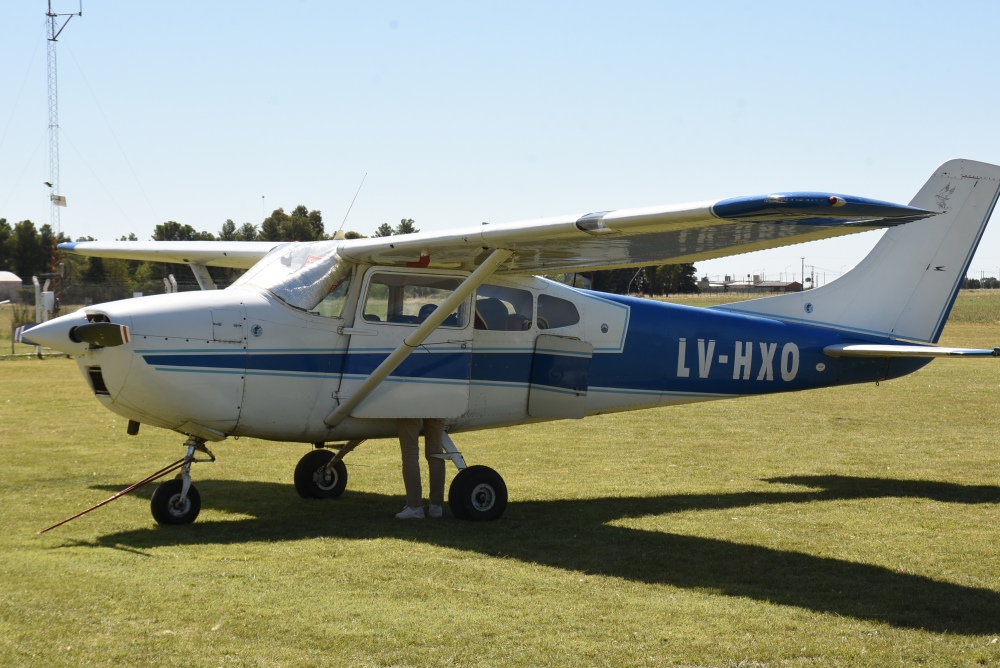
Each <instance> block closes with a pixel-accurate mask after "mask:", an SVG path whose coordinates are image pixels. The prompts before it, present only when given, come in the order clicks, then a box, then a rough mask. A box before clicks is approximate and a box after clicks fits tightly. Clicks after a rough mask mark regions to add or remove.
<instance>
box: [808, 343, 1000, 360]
mask: <svg viewBox="0 0 1000 668" xmlns="http://www.w3.org/2000/svg"><path fill="white" fill-rule="evenodd" d="M823 352H824V353H825V354H827V355H829V356H830V357H924V358H927V357H1000V348H993V349H990V348H941V347H938V346H899V345H883V344H874V343H840V344H837V345H835V346H827V347H826V348H823Z"/></svg>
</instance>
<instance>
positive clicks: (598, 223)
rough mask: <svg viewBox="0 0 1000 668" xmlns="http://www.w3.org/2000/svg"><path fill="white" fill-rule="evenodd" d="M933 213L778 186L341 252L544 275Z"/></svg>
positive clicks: (119, 248)
mask: <svg viewBox="0 0 1000 668" xmlns="http://www.w3.org/2000/svg"><path fill="white" fill-rule="evenodd" d="M933 215H936V212H933V211H926V210H924V209H918V208H915V207H910V206H904V205H901V204H892V203H889V202H881V201H878V200H871V199H866V198H862V197H852V196H848V195H834V194H831V193H779V194H774V195H760V196H755V197H738V198H733V199H725V200H719V201H707V202H695V203H693V204H681V205H674V206H662V207H647V208H641V209H621V210H618V211H600V212H597V213H588V214H579V215H570V216H560V217H557V218H546V219H541V220H532V221H523V222H514V223H503V224H499V225H479V226H474V227H466V228H460V229H457V230H452V231H446V232H422V233H418V234H405V235H399V236H393V237H374V238H369V239H351V240H345V241H343V242H342V243H341V246H340V250H339V253H340V255H341V256H342V257H343V258H344V259H346V260H349V261H353V262H358V263H368V264H381V265H410V266H417V267H426V266H435V267H452V268H472V267H474V266H476V265H477V264H479V262H480V261H482V259H483V258H485V257H486V256H487V255H488V254H489V252H491V251H493V250H495V249H497V248H503V249H507V250H512V251H514V254H513V256H512V257H511V259H510V260H509V261H508V262H506V263H505V264H504V265H503V267H501V268H500V269H499V271H501V272H516V273H548V272H558V271H570V270H581V269H614V268H619V267H636V266H642V265H648V264H667V263H684V262H698V261H702V260H709V259H713V258H718V257H725V256H727V255H737V254H741V253H749V252H751V251H757V250H764V249H767V248H778V247H780V246H788V245H791V244H798V243H803V242H806V241H815V240H817V239H828V238H830V237H837V236H842V235H846V234H856V233H858V232H866V231H868V230H874V229H880V228H884V227H890V226H893V225H899V224H902V223H907V222H910V221H913V220H918V219H920V218H926V217H928V216H933ZM279 245H281V242H269V241H267V242H265V241H252V242H245V241H244V242H240V241H146V242H134V241H84V242H77V243H64V244H60V245H59V248H60V249H61V250H65V251H69V252H73V253H80V254H83V255H91V256H95V257H106V258H119V259H132V260H147V261H152V262H173V263H179V264H180V263H184V264H193V265H203V266H213V267H236V268H248V267H251V266H253V264H254V263H256V262H257V260H259V259H261V258H262V257H264V255H266V254H267V252H268V251H270V250H271V249H273V248H275V247H276V246H279Z"/></svg>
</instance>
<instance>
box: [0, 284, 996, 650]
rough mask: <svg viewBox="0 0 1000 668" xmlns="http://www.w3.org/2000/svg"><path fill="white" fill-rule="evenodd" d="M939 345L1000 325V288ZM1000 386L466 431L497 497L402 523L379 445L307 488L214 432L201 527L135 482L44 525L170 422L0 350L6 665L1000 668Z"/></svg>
mask: <svg viewBox="0 0 1000 668" xmlns="http://www.w3.org/2000/svg"><path fill="white" fill-rule="evenodd" d="M693 303H696V304H697V303H708V302H706V301H705V300H698V299H695V300H693ZM0 325H3V326H2V327H0V331H2V330H3V329H4V327H6V325H5V324H4V323H2V322H0ZM7 329H9V328H7ZM0 343H2V342H0ZM942 343H944V344H948V345H962V346H981V347H992V346H993V345H1000V294H991V293H989V292H982V293H963V294H962V295H961V297H960V299H959V302H958V303H957V305H956V307H955V310H954V313H953V318H952V322H951V323H950V324H949V326H948V328H947V330H946V332H945V337H944V340H943V341H942ZM6 345H7V346H8V350H9V339H8V340H7V343H6ZM20 349H21V351H22V352H27V351H28V350H29V349H28V348H27V347H20ZM650 354H651V355H652V354H658V353H657V351H650ZM663 354H672V353H671V352H669V351H665V352H664V353H663ZM998 396H1000V360H992V359H988V360H972V361H969V360H938V361H935V362H933V363H932V364H931V365H930V366H928V367H926V368H925V369H923V370H921V371H920V372H918V373H916V374H914V375H911V376H909V377H907V378H903V379H900V380H895V381H890V382H886V383H882V384H880V385H878V386H876V385H874V384H872V385H864V386H853V387H844V388H835V389H830V390H822V391H814V392H807V393H799V394H787V395H772V396H769V397H757V398H745V399H736V400H730V401H722V402H711V403H704V404H696V405H689V406H683V407H677V408H667V409H658V410H651V411H640V412H635V413H623V414H616V415H607V416H601V417H597V418H590V419H587V420H585V421H565V422H555V423H549V424H543V425H538V426H531V427H519V428H511V429H498V430H492V431H484V432H478V433H472V434H462V435H458V436H456V441H457V443H458V444H459V446H460V447H461V448H462V451H463V453H464V454H465V456H466V458H467V460H468V461H469V462H470V463H472V464H487V465H489V466H492V467H494V468H496V469H497V470H498V471H500V472H501V473H502V475H503V476H504V478H505V480H506V481H507V485H508V488H509V490H510V498H511V503H510V506H509V508H508V511H507V514H506V515H505V516H504V517H503V519H502V520H500V521H498V522H494V523H487V524H473V523H467V522H459V521H456V520H454V519H452V518H451V517H450V515H449V514H448V513H447V511H446V513H445V518H444V519H443V520H439V521H432V520H426V521H424V522H401V521H397V520H395V519H393V513H394V512H395V511H397V510H398V509H399V508H400V507H401V506H402V505H403V495H402V482H401V479H400V470H399V468H400V467H399V461H398V459H399V455H398V446H397V444H396V443H395V442H394V441H390V440H383V441H373V442H369V443H366V444H365V445H364V446H362V447H361V448H359V449H358V450H357V451H356V452H354V453H352V454H351V455H349V457H348V458H347V464H348V468H349V470H350V482H349V484H348V490H347V492H346V493H345V495H344V497H343V498H341V499H339V500H337V501H306V500H303V499H300V498H299V497H298V496H297V494H296V493H295V490H294V489H293V487H292V484H291V479H292V470H293V468H294V466H295V463H296V461H297V460H298V458H299V457H300V456H301V455H302V454H304V453H305V452H306V451H307V450H308V446H306V445H301V444H281V443H278V444H275V443H268V442H264V441H257V440H254V439H240V440H238V441H235V440H229V441H226V442H223V443H220V444H216V445H214V446H213V447H212V449H213V451H214V452H215V453H216V455H217V456H218V458H219V460H218V462H216V463H215V464H198V465H196V466H195V468H194V477H195V481H196V484H197V486H198V488H199V490H200V492H201V496H202V501H203V508H202V513H201V516H200V517H199V518H198V520H197V522H196V523H195V524H193V525H190V526H186V527H159V526H157V525H155V524H154V522H153V520H152V518H151V517H150V514H149V507H148V500H149V495H150V494H151V491H152V490H151V489H149V488H147V489H144V490H142V491H140V492H139V493H137V494H135V495H132V496H129V497H126V498H124V499H122V500H120V501H117V502H115V503H113V504H111V505H109V506H107V507H105V508H102V509H100V510H97V511H95V512H94V513H92V514H90V515H87V516H85V517H83V518H81V519H79V520H77V521H75V522H72V523H70V524H67V525H65V526H63V527H60V528H58V529H56V530H54V531H53V532H51V533H48V534H45V535H43V536H37V535H35V532H36V531H37V530H39V529H42V528H44V527H46V526H48V525H50V524H52V523H54V522H56V521H58V520H61V519H63V518H64V517H66V516H68V515H71V514H73V513H75V512H77V511H79V510H82V509H84V508H86V507H88V506H90V505H93V504H94V503H97V502H99V501H101V500H103V499H104V498H106V497H108V496H109V495H110V494H112V493H113V492H115V491H117V490H118V489H121V488H123V487H125V486H126V485H128V484H130V483H132V482H134V481H135V480H138V479H140V478H142V477H144V476H145V475H147V474H148V473H151V472H152V471H154V470H156V469H158V468H160V467H162V466H164V465H165V464H167V463H169V462H171V461H174V460H176V459H178V458H179V457H180V456H182V454H183V449H182V447H181V444H182V442H183V440H184V439H183V437H182V436H179V435H177V434H173V433H168V432H164V431H162V430H157V429H153V428H148V427H143V429H142V431H141V432H140V434H139V435H138V436H135V437H129V436H127V435H126V433H125V426H126V425H125V420H124V419H122V418H119V417H117V416H115V415H113V414H111V413H110V412H108V411H106V410H104V409H103V408H102V407H101V406H100V405H99V404H98V402H97V401H96V400H95V399H94V398H93V397H92V396H91V395H90V392H89V391H88V389H87V387H86V385H85V382H84V380H83V378H82V377H81V376H80V374H79V372H78V370H77V368H76V364H75V363H74V362H72V361H70V360H66V359H61V358H46V359H44V360H37V359H34V358H31V359H23V358H22V359H18V360H15V361H0V444H2V446H3V453H4V457H3V465H2V467H0V483H2V484H0V665H2V666H21V665H25V666H80V665H104V666H124V665H135V666H140V665H141V666H216V665H218V666H229V665H233V666H330V665H334V666H547V665H548V666H585V665H607V666H673V665H678V666H733V667H736V666H813V665H815V666H840V665H848V666H876V665H878V666H882V665H898V666H910V665H914V664H925V665H932V666H939V665H943V666H951V665H956V666H974V665H1000V547H998V545H1000V541H998V532H1000V461H998V459H1000V458H998V445H1000V438H998V436H1000V411H998V410H997V406H998V401H997V399H998ZM453 473H454V470H453V469H450V470H449V474H448V475H449V479H450V478H451V476H452V475H453Z"/></svg>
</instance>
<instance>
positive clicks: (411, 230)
mask: <svg viewBox="0 0 1000 668" xmlns="http://www.w3.org/2000/svg"><path fill="white" fill-rule="evenodd" d="M419 231H420V230H418V229H417V228H416V227H414V225H413V219H412V218H402V219H400V221H399V225H397V226H396V230H395V233H396V234H415V233H416V232H419Z"/></svg>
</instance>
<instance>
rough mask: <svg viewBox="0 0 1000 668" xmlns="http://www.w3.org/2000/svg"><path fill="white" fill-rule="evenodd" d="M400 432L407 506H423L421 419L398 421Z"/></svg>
mask: <svg viewBox="0 0 1000 668" xmlns="http://www.w3.org/2000/svg"><path fill="white" fill-rule="evenodd" d="M396 429H397V430H398V432H399V451H400V454H401V455H402V457H403V486H404V487H405V488H406V505H408V506H410V507H411V508H419V507H422V506H423V490H421V488H420V418H400V419H398V420H396Z"/></svg>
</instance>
